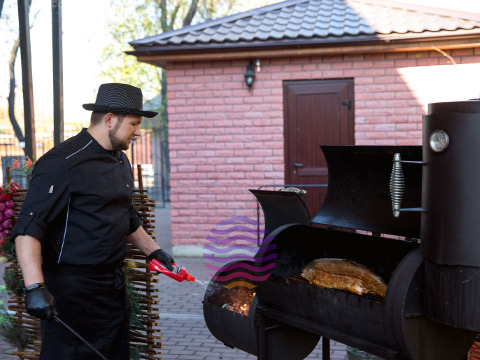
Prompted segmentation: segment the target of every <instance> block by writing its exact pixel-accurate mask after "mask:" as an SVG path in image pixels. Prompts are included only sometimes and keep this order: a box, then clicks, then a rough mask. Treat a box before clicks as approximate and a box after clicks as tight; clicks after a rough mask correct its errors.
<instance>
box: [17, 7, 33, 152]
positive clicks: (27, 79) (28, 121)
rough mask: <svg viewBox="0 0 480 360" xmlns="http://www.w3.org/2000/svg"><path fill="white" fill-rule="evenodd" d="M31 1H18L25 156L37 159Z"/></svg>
mask: <svg viewBox="0 0 480 360" xmlns="http://www.w3.org/2000/svg"><path fill="white" fill-rule="evenodd" d="M29 1H30V0H18V22H19V28H20V50H21V58H22V88H23V113H24V121H25V155H26V156H30V158H32V159H35V158H36V155H37V149H36V147H35V115H34V113H35V112H34V109H33V80H32V52H31V49H30V20H29V13H30V5H29Z"/></svg>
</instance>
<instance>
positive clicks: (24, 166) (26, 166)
mask: <svg viewBox="0 0 480 360" xmlns="http://www.w3.org/2000/svg"><path fill="white" fill-rule="evenodd" d="M34 166H35V161H34V160H32V159H30V157H28V156H27V157H26V160H25V161H23V163H20V162H19V161H18V160H16V159H15V160H13V163H12V170H15V171H17V172H19V173H22V174H24V175H26V176H30V175H32V172H33V167H34Z"/></svg>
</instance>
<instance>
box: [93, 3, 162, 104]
mask: <svg viewBox="0 0 480 360" xmlns="http://www.w3.org/2000/svg"><path fill="white" fill-rule="evenodd" d="M154 3H155V2H154V1H145V2H142V1H129V0H115V1H112V8H113V9H112V13H113V14H114V16H112V17H111V18H110V20H109V21H108V25H107V26H108V29H109V36H110V37H111V41H110V42H109V45H108V46H107V47H106V48H104V49H103V54H102V71H101V75H102V77H103V78H104V79H105V81H115V82H124V83H128V84H132V85H135V86H138V87H140V88H142V90H143V93H144V96H145V99H149V98H152V97H154V96H156V95H157V94H158V93H160V80H161V69H160V68H158V67H156V66H153V65H149V64H146V63H142V62H138V61H137V59H136V57H135V56H131V55H127V54H125V51H130V50H133V48H132V47H131V46H130V45H128V43H129V42H130V41H133V40H136V39H141V38H143V37H146V36H149V35H154V34H157V33H159V32H161V28H160V22H159V21H157V20H156V19H157V17H156V16H155V14H156V13H157V12H158V11H157V10H156V9H155V6H154ZM132 14H135V15H134V16H132Z"/></svg>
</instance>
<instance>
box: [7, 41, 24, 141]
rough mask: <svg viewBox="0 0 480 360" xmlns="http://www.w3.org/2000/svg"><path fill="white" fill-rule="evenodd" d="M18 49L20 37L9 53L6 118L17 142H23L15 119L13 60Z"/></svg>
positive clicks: (20, 130)
mask: <svg viewBox="0 0 480 360" xmlns="http://www.w3.org/2000/svg"><path fill="white" fill-rule="evenodd" d="M19 48H20V36H19V37H18V39H17V41H15V44H13V48H12V51H11V53H10V60H9V62H8V66H9V69H10V93H9V94H8V117H9V118H10V122H11V123H12V127H13V131H14V132H15V136H16V137H17V139H18V141H19V142H25V136H23V133H22V129H20V126H19V125H18V122H17V119H16V118H15V60H16V59H17V54H18V49H19Z"/></svg>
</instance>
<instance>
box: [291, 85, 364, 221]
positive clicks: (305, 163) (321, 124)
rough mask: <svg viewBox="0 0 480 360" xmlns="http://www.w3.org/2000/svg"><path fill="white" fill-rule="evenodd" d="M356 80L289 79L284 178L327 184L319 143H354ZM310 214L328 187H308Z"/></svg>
mask: <svg viewBox="0 0 480 360" xmlns="http://www.w3.org/2000/svg"><path fill="white" fill-rule="evenodd" d="M353 100H354V95H353V80H352V79H341V80H311V81H310V80H309V81H286V82H285V83H284V105H285V106H284V111H285V180H286V183H287V184H310V185H313V184H328V171H327V164H326V161H325V157H324V156H323V153H322V150H321V149H320V145H354V142H355V139H354V107H353V105H354V101H353ZM303 189H304V190H307V194H306V195H305V196H304V200H305V202H306V204H307V207H308V210H309V212H310V215H311V217H313V216H315V215H316V214H317V212H318V211H319V209H320V206H321V205H322V203H323V200H324V198H325V195H326V193H327V188H316V187H305V188H303Z"/></svg>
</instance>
